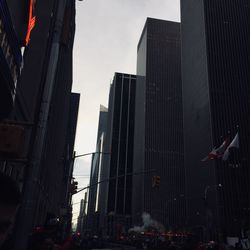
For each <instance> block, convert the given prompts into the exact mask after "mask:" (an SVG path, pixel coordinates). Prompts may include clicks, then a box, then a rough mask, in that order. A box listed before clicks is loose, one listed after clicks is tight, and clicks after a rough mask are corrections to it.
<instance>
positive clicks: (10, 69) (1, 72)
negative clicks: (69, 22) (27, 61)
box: [0, 0, 35, 119]
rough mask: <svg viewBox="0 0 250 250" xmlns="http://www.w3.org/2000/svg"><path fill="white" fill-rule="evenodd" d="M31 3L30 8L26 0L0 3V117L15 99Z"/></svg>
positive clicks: (6, 112)
mask: <svg viewBox="0 0 250 250" xmlns="http://www.w3.org/2000/svg"><path fill="white" fill-rule="evenodd" d="M30 2H31V3H32V0H30ZM33 7H34V5H32V8H30V3H29V1H15V0H2V1H1V3H0V31H1V35H0V44H1V45H0V66H1V67H0V119H3V118H7V117H8V115H9V113H10V112H11V110H12V109H13V106H14V103H15V99H16V91H17V84H18V82H19V79H20V73H21V70H22V68H23V57H22V53H21V47H23V46H25V45H26V44H25V43H24V41H25V38H26V36H27V37H29V38H30V35H31V31H32V29H33V28H34V26H35V19H33V25H32V27H31V26H30V27H31V29H29V32H28V26H29V25H28V24H29V22H30V19H31V18H29V13H31V12H33ZM31 14H32V13H31ZM31 16H32V15H30V17H31ZM32 17H33V16H32ZM27 34H28V35H27ZM27 45H28V44H27Z"/></svg>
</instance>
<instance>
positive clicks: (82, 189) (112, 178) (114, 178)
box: [76, 169, 155, 194]
mask: <svg viewBox="0 0 250 250" xmlns="http://www.w3.org/2000/svg"><path fill="white" fill-rule="evenodd" d="M152 172H155V169H152V170H150V171H144V172H135V173H130V174H123V175H118V176H115V177H111V178H108V179H105V180H102V181H98V182H96V183H94V184H92V185H89V186H87V187H84V188H81V189H80V190H78V191H77V192H76V194H78V193H80V192H82V191H84V190H86V189H89V188H91V187H94V186H96V185H98V184H100V183H103V182H109V181H112V180H116V179H119V178H121V177H124V176H129V175H141V174H148V173H152Z"/></svg>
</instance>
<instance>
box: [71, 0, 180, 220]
mask: <svg viewBox="0 0 250 250" xmlns="http://www.w3.org/2000/svg"><path fill="white" fill-rule="evenodd" d="M76 7H77V9H76V11H77V19H76V25H77V27H76V37H75V46H74V65H73V67H74V84H73V91H75V92H78V93H81V103H80V110H79V117H78V128H77V136H76V144H75V150H76V151H77V153H78V154H84V153H88V152H93V151H95V143H96V136H97V126H98V117H99V107H100V104H103V105H104V106H107V103H108V93H109V86H110V83H111V80H112V78H113V75H114V72H124V73H130V74H135V71H136V49H137V43H138V40H139V37H140V35H141V32H142V29H143V26H144V24H145V21H146V18H147V17H153V18H159V19H164V20H170V21H180V4H179V0H84V1H82V2H77V5H76ZM89 172H90V157H84V158H81V159H77V161H76V164H75V174H76V175H77V176H79V175H88V174H89ZM78 181H79V187H83V186H86V185H87V184H88V179H87V178H86V176H80V178H78ZM83 195H84V194H83V193H79V194H78V195H76V196H74V198H73V202H74V203H77V202H79V199H81V198H82V197H83ZM78 207H79V204H77V205H76V206H75V207H74V211H73V213H75V214H74V215H73V218H76V217H77V214H76V213H77V211H78Z"/></svg>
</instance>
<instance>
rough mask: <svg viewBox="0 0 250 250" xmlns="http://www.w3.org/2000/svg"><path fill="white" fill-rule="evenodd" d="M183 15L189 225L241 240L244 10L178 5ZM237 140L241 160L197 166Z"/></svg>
mask: <svg viewBox="0 0 250 250" xmlns="http://www.w3.org/2000/svg"><path fill="white" fill-rule="evenodd" d="M181 12H182V72H183V74H182V79H183V100H184V101H183V105H184V138H185V164H186V170H187V171H186V174H187V201H188V213H187V223H188V225H189V226H192V227H193V228H194V229H195V228H196V230H200V231H201V232H200V233H201V234H203V235H204V234H205V236H206V237H209V238H214V237H215V236H214V234H216V235H218V233H223V235H224V236H240V231H241V229H249V228H250V193H249V190H250V182H249V177H250V168H249V161H250V154H249V153H250V143H249V141H250V106H249V100H250V84H249V82H250V71H249V65H250V48H249V39H250V27H249V22H250V14H249V13H250V3H249V1H244V0H239V1H233V0H232V1H231V0H228V1H225V0H209V1H208V0H203V1H200V0H183V1H181ZM237 132H239V138H240V149H239V152H234V153H232V154H231V156H230V158H229V160H228V161H222V160H214V161H210V162H201V159H202V158H204V156H205V155H207V154H208V152H210V151H211V149H212V148H213V147H216V146H218V145H220V144H221V143H222V141H223V140H224V139H225V138H226V137H228V136H229V137H230V139H231V140H232V139H233V138H234V136H235V134H236V133H237ZM204 199H205V201H204ZM199 227H200V228H199Z"/></svg>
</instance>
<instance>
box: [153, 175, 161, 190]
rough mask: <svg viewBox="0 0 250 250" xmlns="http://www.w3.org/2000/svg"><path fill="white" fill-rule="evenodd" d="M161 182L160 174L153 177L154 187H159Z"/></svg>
mask: <svg viewBox="0 0 250 250" xmlns="http://www.w3.org/2000/svg"><path fill="white" fill-rule="evenodd" d="M160 182H161V177H160V176H159V175H154V176H153V178H152V187H159V186H160Z"/></svg>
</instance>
